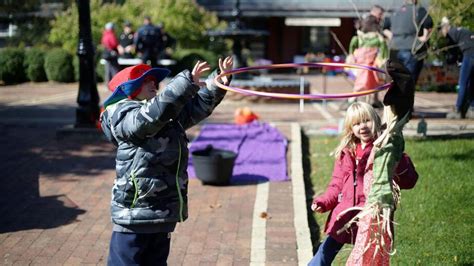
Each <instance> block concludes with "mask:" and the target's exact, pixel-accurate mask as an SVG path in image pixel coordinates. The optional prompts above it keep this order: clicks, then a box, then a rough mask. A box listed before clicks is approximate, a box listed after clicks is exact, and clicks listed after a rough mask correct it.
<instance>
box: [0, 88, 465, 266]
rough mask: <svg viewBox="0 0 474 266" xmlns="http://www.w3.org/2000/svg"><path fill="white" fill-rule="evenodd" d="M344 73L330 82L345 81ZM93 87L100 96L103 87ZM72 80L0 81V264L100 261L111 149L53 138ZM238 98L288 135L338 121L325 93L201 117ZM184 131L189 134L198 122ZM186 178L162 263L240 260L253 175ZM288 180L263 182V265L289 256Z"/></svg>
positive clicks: (247, 253)
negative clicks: (248, 178) (228, 179)
mask: <svg viewBox="0 0 474 266" xmlns="http://www.w3.org/2000/svg"><path fill="white" fill-rule="evenodd" d="M314 82H315V83H317V82H319V81H318V80H316V81H314ZM344 82H345V81H344V80H337V79H335V80H330V81H329V84H332V85H331V86H339V85H341V87H342V86H347V84H346V85H343V84H344ZM99 88H100V93H101V95H102V96H103V97H104V95H105V94H106V93H107V91H105V90H104V89H103V87H101V86H99ZM18 90H21V93H18ZM76 90H77V84H51V83H41V84H34V83H26V84H22V85H17V86H5V87H0V117H1V118H2V119H1V120H0V147H2V151H3V152H2V153H0V162H1V163H0V172H1V173H2V175H1V181H2V186H0V194H1V195H2V196H1V197H0V264H4V265H10V264H17V265H84V264H98V265H104V264H105V262H106V257H107V249H108V241H109V237H110V230H111V224H110V221H109V211H108V207H109V201H110V188H111V186H112V183H113V176H114V169H113V167H114V149H113V147H112V146H111V145H110V144H108V143H106V142H105V141H103V140H97V141H94V142H91V141H90V140H88V141H77V140H67V139H65V140H61V141H59V140H57V139H56V138H55V134H56V129H57V127H58V126H62V125H65V124H70V123H72V122H73V121H74V108H75V95H76V94H75V92H76ZM30 92H31V93H30ZM21 95H24V96H27V97H23V98H21ZM103 97H102V98H103ZM454 99H455V94H436V93H417V98H416V101H415V105H416V106H415V109H416V110H421V111H423V110H425V111H428V112H431V111H434V112H438V113H441V112H445V111H446V110H448V109H449V106H450V104H451V103H452V102H454ZM240 106H250V107H251V108H252V109H254V110H255V111H256V112H257V113H258V114H259V115H260V116H261V118H262V120H263V121H269V122H274V124H275V125H276V126H277V127H278V128H279V129H280V130H281V131H282V132H283V133H284V134H285V135H287V136H288V137H289V138H290V143H291V133H290V132H291V131H290V128H289V122H299V123H300V124H301V125H303V126H306V127H308V126H309V125H314V128H321V127H325V126H327V125H331V126H334V125H335V124H336V125H337V121H338V119H340V118H341V117H342V115H343V113H341V112H340V111H339V110H338V108H337V104H336V103H334V102H329V103H328V105H327V106H326V107H324V106H323V105H321V104H320V103H309V104H306V105H305V112H304V113H299V106H298V104H295V103H281V104H279V103H276V104H275V103H271V104H264V103H246V102H233V101H228V100H224V102H223V103H222V104H221V105H220V106H219V107H218V108H217V109H216V111H215V113H214V114H213V115H212V116H211V117H210V118H209V119H208V120H207V121H206V122H210V123H213V122H230V121H232V114H233V110H235V108H236V107H240ZM427 121H428V124H429V125H435V126H439V127H443V126H444V127H446V126H447V125H451V126H452V125H457V126H459V127H463V128H471V127H472V125H473V121H472V120H458V121H448V120H445V119H439V118H436V119H435V118H428V119H427ZM414 122H415V123H416V122H417V120H414ZM415 125H416V124H415ZM459 127H458V129H459ZM453 130H456V129H453ZM188 133H189V134H190V135H191V136H193V135H196V134H197V133H198V128H195V129H193V130H191V131H189V132H188ZM451 133H452V132H451ZM289 156H291V154H289ZM189 185H190V190H189V193H190V194H189V197H190V218H189V219H188V221H186V222H185V223H183V224H181V225H179V226H178V227H177V229H176V232H175V233H174V234H173V241H172V251H171V254H170V259H169V262H170V265H249V262H250V259H251V257H252V254H251V248H252V247H251V245H252V230H253V228H252V226H253V219H256V218H258V219H263V218H261V217H258V213H257V217H255V214H254V203H255V197H256V194H257V184H238V185H232V186H226V187H213V186H203V185H201V184H200V182H199V181H197V180H191V181H190V184H189ZM292 189H293V187H292V183H291V182H280V183H270V184H269V185H268V191H269V193H268V206H267V211H266V212H267V214H268V217H267V218H266V219H263V220H264V221H265V225H266V227H265V243H264V246H265V249H266V256H265V259H266V264H267V265H297V264H298V254H297V251H296V249H297V240H296V236H295V234H296V232H295V227H294V224H293V219H294V211H295V209H294V207H293V204H292V200H293V199H292ZM300 263H304V262H300Z"/></svg>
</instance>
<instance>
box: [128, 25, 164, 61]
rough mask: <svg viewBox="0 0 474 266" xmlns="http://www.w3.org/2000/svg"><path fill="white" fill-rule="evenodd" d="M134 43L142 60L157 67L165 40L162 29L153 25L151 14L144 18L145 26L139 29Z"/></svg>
mask: <svg viewBox="0 0 474 266" xmlns="http://www.w3.org/2000/svg"><path fill="white" fill-rule="evenodd" d="M134 43H135V47H136V49H137V52H138V53H139V54H140V55H141V59H142V62H143V63H144V64H149V65H151V66H152V67H155V66H156V65H157V60H158V55H159V54H160V53H161V50H162V49H163V40H162V36H161V29H160V28H159V27H156V26H155V25H153V23H152V22H151V18H150V17H149V16H145V18H144V19H143V26H142V27H140V28H139V29H138V31H137V35H136V36H135V40H134Z"/></svg>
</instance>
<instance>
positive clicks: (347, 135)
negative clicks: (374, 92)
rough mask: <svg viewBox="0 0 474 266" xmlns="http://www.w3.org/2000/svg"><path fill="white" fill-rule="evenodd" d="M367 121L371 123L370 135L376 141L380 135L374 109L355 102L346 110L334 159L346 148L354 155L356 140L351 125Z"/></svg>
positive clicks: (379, 123)
mask: <svg viewBox="0 0 474 266" xmlns="http://www.w3.org/2000/svg"><path fill="white" fill-rule="evenodd" d="M368 120H370V121H372V123H373V127H372V135H373V136H374V139H376V138H377V137H378V136H379V135H380V131H381V121H380V117H379V115H378V114H377V112H376V111H375V109H374V108H373V107H372V106H371V105H370V104H368V103H364V102H355V103H353V104H352V105H351V106H349V108H347V111H346V117H345V118H344V124H343V128H342V133H341V142H340V143H339V145H338V146H337V147H336V149H335V150H334V151H333V154H334V155H335V157H336V158H339V156H340V155H341V152H342V150H344V148H346V147H347V148H349V150H350V151H351V152H352V153H354V151H355V147H356V144H357V140H358V139H357V138H356V136H354V133H353V132H352V125H354V124H357V123H360V122H363V121H368Z"/></svg>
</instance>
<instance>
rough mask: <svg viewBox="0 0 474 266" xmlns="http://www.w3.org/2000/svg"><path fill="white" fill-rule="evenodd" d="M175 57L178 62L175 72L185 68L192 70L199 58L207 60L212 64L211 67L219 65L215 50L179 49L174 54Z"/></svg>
mask: <svg viewBox="0 0 474 266" xmlns="http://www.w3.org/2000/svg"><path fill="white" fill-rule="evenodd" d="M174 58H175V60H176V61H177V62H178V63H177V65H176V67H175V69H173V70H174V71H173V72H180V71H182V70H184V69H188V70H190V71H191V70H192V69H193V67H194V64H196V62H197V61H198V60H200V61H203V60H204V61H207V62H208V63H209V64H210V65H211V69H215V68H216V67H217V56H216V55H215V54H214V53H213V52H210V51H206V50H202V49H182V50H178V51H176V53H175V54H174Z"/></svg>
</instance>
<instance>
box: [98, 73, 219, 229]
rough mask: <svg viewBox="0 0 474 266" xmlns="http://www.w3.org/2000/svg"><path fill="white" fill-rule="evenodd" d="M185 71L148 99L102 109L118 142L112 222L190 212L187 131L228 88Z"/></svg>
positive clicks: (158, 219) (175, 217) (153, 220)
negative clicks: (199, 82) (196, 80)
mask: <svg viewBox="0 0 474 266" xmlns="http://www.w3.org/2000/svg"><path fill="white" fill-rule="evenodd" d="M215 75H216V72H214V73H212V74H211V75H209V78H208V79H207V80H206V84H207V88H206V87H203V88H199V87H198V86H197V85H196V84H194V83H193V80H192V76H191V73H190V72H189V71H187V70H185V71H183V72H181V73H179V74H178V75H176V77H175V78H173V79H172V80H171V81H170V82H169V83H168V85H167V86H166V88H164V90H163V91H162V92H161V93H159V94H158V95H157V96H156V97H154V98H153V99H151V100H149V101H147V102H144V101H143V102H141V101H135V100H128V99H126V100H122V101H120V102H118V103H116V104H114V105H112V106H109V107H108V108H107V109H106V111H104V112H103V113H102V116H101V123H102V129H103V131H104V133H105V136H106V137H107V139H108V140H109V141H111V142H112V143H114V144H115V145H116V146H117V157H116V172H117V177H116V179H115V183H114V187H113V190H112V203H111V215H112V221H113V222H114V223H115V224H118V225H124V226H126V225H150V224H160V223H175V222H178V221H184V220H185V219H186V218H187V216H188V211H187V185H188V176H187V172H186V169H187V165H188V147H187V146H188V139H187V138H186V133H185V130H186V129H188V128H190V127H192V126H193V125H195V124H197V123H198V122H199V121H201V120H203V119H204V118H206V117H207V116H209V115H210V114H211V112H212V111H213V110H214V108H215V107H216V106H217V105H218V104H219V103H220V102H221V100H222V99H223V98H224V96H225V93H226V91H225V90H222V89H220V88H218V87H217V86H215V85H214V83H213V82H212V80H213V78H214V77H215Z"/></svg>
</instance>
